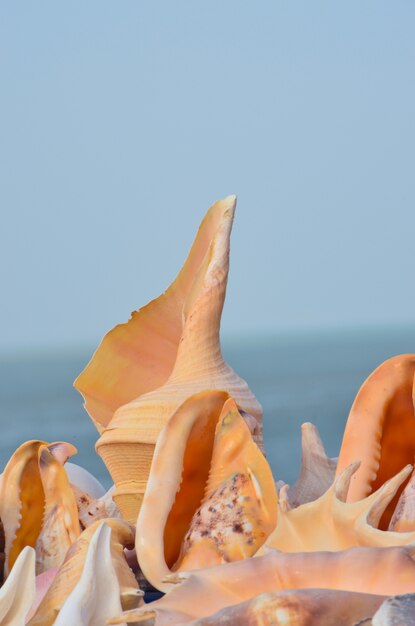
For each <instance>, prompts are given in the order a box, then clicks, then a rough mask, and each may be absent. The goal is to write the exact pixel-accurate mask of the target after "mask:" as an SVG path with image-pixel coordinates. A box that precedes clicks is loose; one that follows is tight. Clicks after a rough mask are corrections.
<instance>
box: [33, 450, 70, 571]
mask: <svg viewBox="0 0 415 626" xmlns="http://www.w3.org/2000/svg"><path fill="white" fill-rule="evenodd" d="M39 469H40V477H41V481H42V486H43V491H44V513H43V521H42V529H41V531H40V533H39V536H38V538H37V540H36V545H35V549H36V573H37V574H41V573H42V572H44V571H46V570H48V569H51V568H52V567H58V566H59V565H61V564H62V563H63V560H64V558H65V555H66V553H67V551H68V550H69V548H70V547H71V545H72V544H73V542H74V541H76V539H77V538H78V537H79V535H80V534H81V529H80V526H79V520H78V509H77V506H76V501H75V496H74V493H73V491H72V489H71V487H70V485H69V481H68V477H67V475H66V472H65V470H64V468H63V466H62V465H61V464H60V463H59V461H58V460H57V459H56V458H55V457H54V456H53V454H52V453H51V452H50V451H49V450H48V448H47V447H46V446H42V447H41V448H40V450H39Z"/></svg>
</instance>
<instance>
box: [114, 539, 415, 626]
mask: <svg viewBox="0 0 415 626" xmlns="http://www.w3.org/2000/svg"><path fill="white" fill-rule="evenodd" d="M414 576H415V562H414V560H413V549H411V548H351V549H349V550H344V551H340V552H311V553H304V552H297V553H292V554H289V553H282V552H278V551H277V550H270V551H269V552H268V553H267V554H266V555H264V556H261V557H254V558H250V559H245V560H244V561H237V562H234V563H227V564H224V565H218V566H216V567H211V568H208V569H206V570H203V571H198V572H190V573H186V574H185V573H180V574H176V575H171V576H170V577H169V580H171V581H172V582H173V581H176V582H177V583H178V585H177V587H176V588H175V589H173V590H172V591H170V592H169V593H168V594H167V595H166V596H164V597H163V598H161V600H158V601H157V602H154V603H152V604H151V605H149V606H147V607H146V608H143V609H138V610H137V611H133V612H131V613H129V614H128V613H126V614H124V615H123V616H122V617H120V618H119V621H118V622H117V621H116V620H114V622H110V623H120V621H121V620H122V619H123V620H124V621H125V622H127V623H134V619H137V618H138V617H140V616H141V617H143V615H145V614H146V613H147V616H148V618H151V616H152V615H153V617H156V618H157V619H156V622H155V623H156V624H157V626H162V625H164V624H168V623H172V624H174V623H180V619H182V621H183V622H186V621H191V620H192V619H200V618H201V617H207V616H209V615H212V613H215V612H216V611H219V610H221V609H223V608H224V607H231V606H235V605H236V604H239V603H241V602H245V601H246V600H249V599H250V598H253V597H255V596H257V595H258V594H261V593H268V592H274V591H278V590H288V589H323V590H324V589H334V590H338V591H349V592H357V593H360V592H361V591H362V590H364V591H365V593H367V594H373V595H378V596H390V595H396V594H400V593H408V592H410V591H411V590H412V588H413V584H414V583H413V581H414ZM236 581H237V584H236ZM150 610H151V612H152V613H151V612H149V611H150ZM168 620H170V621H168ZM175 620H176V621H175ZM150 623H151V622H150ZM317 623H318V622H317ZM323 623H324V622H323Z"/></svg>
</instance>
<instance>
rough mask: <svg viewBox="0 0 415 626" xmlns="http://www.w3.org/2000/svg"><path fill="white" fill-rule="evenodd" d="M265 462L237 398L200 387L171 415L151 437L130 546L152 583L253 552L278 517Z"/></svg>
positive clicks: (161, 586)
mask: <svg viewBox="0 0 415 626" xmlns="http://www.w3.org/2000/svg"><path fill="white" fill-rule="evenodd" d="M276 511H277V496H276V489H275V486H274V482H273V478H272V473H271V470H270V467H269V465H268V463H267V461H266V460H265V458H264V456H263V454H262V452H261V451H260V450H259V448H258V446H257V445H256V444H255V443H254V441H253V439H252V436H251V433H250V431H249V428H248V426H247V425H246V423H245V421H244V420H243V419H242V417H241V415H240V413H239V411H238V409H237V406H236V404H235V401H234V400H233V398H230V397H229V395H228V394H227V393H225V392H224V391H215V390H210V391H203V392H200V393H198V394H195V395H194V396H191V397H190V398H188V399H187V400H186V401H185V402H184V403H183V404H182V405H181V406H180V407H179V408H178V409H177V411H176V412H175V413H174V414H173V415H172V417H171V418H170V419H169V421H168V423H167V425H166V426H165V427H164V429H163V430H162V431H161V433H160V435H159V439H158V441H157V445H156V449H155V453H154V458H153V464H152V467H151V473H150V478H149V482H148V485H147V490H146V493H145V496H144V501H143V506H142V508H141V510H140V513H139V517H138V521H137V534H136V551H137V557H138V561H139V564H140V567H141V569H142V571H143V573H144V575H145V577H146V578H147V579H148V580H149V581H150V582H151V584H152V585H154V586H155V587H157V588H158V589H161V590H163V591H167V590H168V589H169V588H170V587H171V585H169V584H166V583H164V582H163V579H164V578H165V576H166V575H168V574H169V573H170V572H171V570H174V571H177V570H179V569H195V568H203V567H208V566H211V565H215V564H218V563H223V562H226V561H232V560H236V559H243V558H246V557H249V556H252V555H253V554H254V553H255V552H256V551H257V550H258V548H259V547H260V546H261V545H262V544H263V543H264V541H265V539H266V537H267V536H268V535H269V533H270V532H271V531H272V529H273V528H274V526H275V523H276Z"/></svg>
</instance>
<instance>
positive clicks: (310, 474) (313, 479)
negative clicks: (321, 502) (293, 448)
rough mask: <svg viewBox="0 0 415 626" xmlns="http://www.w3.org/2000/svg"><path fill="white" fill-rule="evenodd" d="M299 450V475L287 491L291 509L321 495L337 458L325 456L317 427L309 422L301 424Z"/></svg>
mask: <svg viewBox="0 0 415 626" xmlns="http://www.w3.org/2000/svg"><path fill="white" fill-rule="evenodd" d="M301 452H302V454H301V470H300V475H299V477H298V479H297V481H296V482H295V483H294V485H293V486H292V487H289V488H288V493H287V496H288V502H289V505H290V508H292V509H294V508H295V507H297V506H300V504H305V503H306V502H312V501H313V500H316V499H317V498H319V497H320V496H322V495H323V493H325V492H326V491H327V489H329V487H330V486H331V485H332V483H333V480H334V476H335V473H336V465H337V459H331V458H329V457H328V456H327V454H326V451H325V449H324V446H323V442H322V441H321V439H320V435H319V432H318V430H317V427H316V426H314V424H311V423H310V422H305V423H304V424H302V426H301Z"/></svg>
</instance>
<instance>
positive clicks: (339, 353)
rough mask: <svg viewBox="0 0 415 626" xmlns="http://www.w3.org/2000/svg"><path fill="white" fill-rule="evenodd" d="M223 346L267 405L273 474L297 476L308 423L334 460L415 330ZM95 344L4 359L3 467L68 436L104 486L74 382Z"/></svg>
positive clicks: (0, 381) (106, 479)
mask: <svg viewBox="0 0 415 626" xmlns="http://www.w3.org/2000/svg"><path fill="white" fill-rule="evenodd" d="M223 352H224V355H225V358H226V359H227V361H228V362H229V363H230V364H231V365H232V367H233V368H234V369H235V371H236V372H238V374H239V375H240V376H242V377H243V378H245V380H247V382H248V383H249V385H250V387H251V389H252V390H253V392H254V393H255V395H256V396H257V397H258V399H259V401H260V402H261V404H262V406H263V409H264V440H265V449H266V453H267V457H268V459H269V461H270V463H271V466H272V469H273V472H274V476H275V478H276V479H282V480H284V481H286V482H293V481H294V480H295V479H296V476H297V474H298V471H299V464H300V442H301V440H300V426H301V424H302V423H303V422H306V421H311V422H313V423H314V424H315V425H316V426H317V427H318V429H319V431H320V435H321V437H322V439H323V442H324V444H325V447H326V450H327V452H328V453H329V454H330V455H331V456H337V454H338V451H339V447H340V444H341V439H342V434H343V430H344V426H345V423H346V419H347V415H348V412H349V409H350V406H351V404H352V402H353V399H354V397H355V395H356V393H357V391H358V389H359V387H360V385H361V384H362V382H363V381H364V380H365V378H366V377H367V376H368V375H369V374H370V372H371V371H372V370H373V369H374V368H375V367H377V366H378V365H379V364H380V363H381V362H382V361H384V360H385V359H387V358H389V357H391V356H394V355H396V354H402V353H408V352H415V327H413V328H395V329H393V328H392V329H390V328H389V329H383V330H382V329H366V330H364V329H361V330H348V331H342V332H339V331H338V332H321V333H299V334H288V335H284V336H258V337H254V336H250V337H241V338H239V339H235V338H234V339H226V338H225V339H224V340H223ZM91 354H92V350H87V349H86V350H85V351H83V352H80V353H73V352H59V353H58V352H51V353H47V352H45V353H38V354H33V355H24V356H23V355H9V356H3V357H1V358H0V424H1V438H0V471H2V469H3V468H4V466H5V464H6V463H7V460H8V459H9V457H10V455H11V454H12V452H13V451H14V450H15V449H16V447H17V446H18V445H20V444H21V443H23V442H24V441H26V440H28V439H44V440H46V441H58V440H64V441H69V442H71V443H73V444H74V445H75V446H76V447H77V448H78V454H77V456H76V457H74V458H73V459H72V461H73V462H75V463H79V464H80V465H83V466H84V467H86V468H87V469H88V470H89V471H91V472H92V473H93V474H94V475H95V476H96V477H97V478H98V479H99V480H100V481H101V482H102V483H103V484H104V485H105V486H109V485H110V484H111V478H110V476H109V474H108V473H107V470H106V468H105V466H104V464H103V463H102V461H101V459H100V458H99V457H98V455H97V454H96V452H95V449H94V445H95V441H96V439H97V432H96V430H95V428H94V426H93V425H92V422H91V420H90V419H89V417H88V415H87V414H86V412H85V411H84V409H83V407H82V399H81V396H80V395H79V394H78V393H77V392H76V391H75V390H74V389H73V387H72V382H73V380H74V379H75V378H76V376H77V374H78V373H79V372H80V371H81V370H82V369H83V367H84V366H85V364H86V363H87V362H88V360H89V358H90V356H91Z"/></svg>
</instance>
